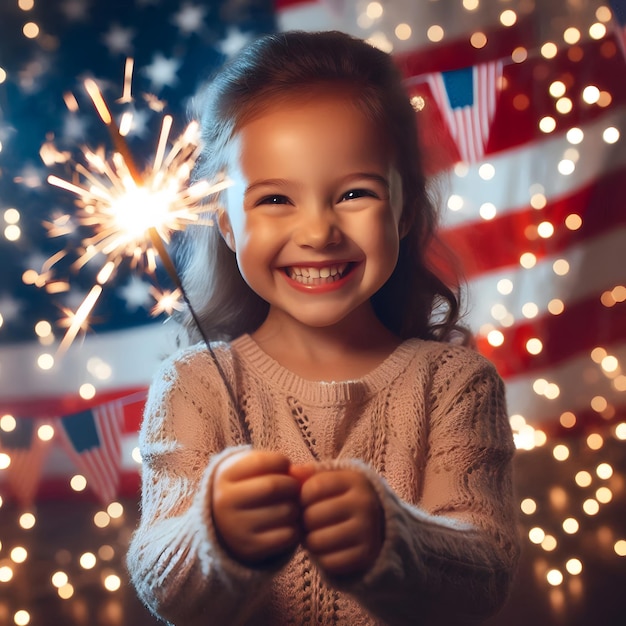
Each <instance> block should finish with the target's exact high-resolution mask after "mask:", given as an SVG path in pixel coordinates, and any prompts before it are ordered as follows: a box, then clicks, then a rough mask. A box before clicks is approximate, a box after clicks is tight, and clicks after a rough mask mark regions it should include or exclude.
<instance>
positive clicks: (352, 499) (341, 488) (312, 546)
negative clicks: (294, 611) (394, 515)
mask: <svg viewBox="0 0 626 626" xmlns="http://www.w3.org/2000/svg"><path fill="white" fill-rule="evenodd" d="M292 473H293V470H292ZM300 504H301V506H302V525H303V528H304V534H305V536H304V539H303V542H302V545H303V546H304V547H305V548H306V549H307V550H308V551H309V553H310V554H311V556H312V557H313V558H314V559H315V561H316V562H317V564H318V565H319V567H320V568H321V569H322V570H323V571H324V572H326V574H328V575H329V576H350V575H355V574H360V573H363V572H365V571H366V570H367V569H368V568H369V567H370V566H371V565H372V564H373V563H374V561H375V560H376V557H377V556H378V554H379V552H380V548H381V546H382V543H383V538H384V514H383V509H382V506H381V504H380V501H379V499H378V496H377V495H376V492H375V491H374V489H373V487H372V485H371V483H370V482H369V480H368V479H367V478H366V477H365V476H364V475H363V474H362V473H361V472H358V471H356V470H320V471H319V472H316V473H315V474H313V475H312V476H310V477H308V478H307V479H306V480H305V481H304V483H303V485H302V489H301V492H300Z"/></svg>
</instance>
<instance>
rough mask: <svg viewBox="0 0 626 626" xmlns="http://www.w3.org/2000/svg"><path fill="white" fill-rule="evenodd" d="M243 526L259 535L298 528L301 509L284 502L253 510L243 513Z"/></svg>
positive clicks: (293, 504)
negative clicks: (279, 529) (285, 527)
mask: <svg viewBox="0 0 626 626" xmlns="http://www.w3.org/2000/svg"><path fill="white" fill-rule="evenodd" d="M242 516H243V517H242V522H241V523H242V526H245V527H246V528H250V530H251V531H253V532H255V533H258V532H263V531H266V530H272V529H276V528H281V527H282V526H293V527H294V528H295V527H296V526H297V523H298V521H299V518H300V509H299V507H298V506H297V505H296V504H295V503H288V502H284V503H282V504H276V505H274V506H268V507H263V508H259V509H252V510H250V511H245V512H244V513H242Z"/></svg>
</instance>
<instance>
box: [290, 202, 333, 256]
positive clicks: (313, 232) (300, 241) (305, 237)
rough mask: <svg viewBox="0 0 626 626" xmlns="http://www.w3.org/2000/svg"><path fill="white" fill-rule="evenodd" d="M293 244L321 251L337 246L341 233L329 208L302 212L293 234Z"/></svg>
mask: <svg viewBox="0 0 626 626" xmlns="http://www.w3.org/2000/svg"><path fill="white" fill-rule="evenodd" d="M293 240H294V242H295V243H296V244H297V245H298V246H300V247H303V248H315V249H323V248H326V247H328V246H334V245H337V244H338V243H339V242H340V240H341V231H340V230H339V227H338V225H337V223H336V215H335V212H334V211H333V210H332V209H330V208H319V209H311V210H306V211H303V212H302V214H301V216H300V219H299V220H298V225H297V227H296V229H295V230H294V233H293Z"/></svg>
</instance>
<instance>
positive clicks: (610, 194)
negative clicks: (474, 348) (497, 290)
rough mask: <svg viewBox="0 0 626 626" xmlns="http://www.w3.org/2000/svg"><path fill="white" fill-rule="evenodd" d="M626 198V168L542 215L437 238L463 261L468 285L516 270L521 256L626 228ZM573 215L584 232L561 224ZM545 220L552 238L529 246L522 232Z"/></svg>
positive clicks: (517, 215)
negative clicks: (482, 277) (486, 276)
mask: <svg viewBox="0 0 626 626" xmlns="http://www.w3.org/2000/svg"><path fill="white" fill-rule="evenodd" d="M625 195H626V169H622V170H619V171H617V172H614V173H612V174H608V175H607V176H604V177H602V178H600V179H598V180H597V181H595V182H594V183H592V184H590V185H588V186H587V187H584V188H582V189H580V190H578V191H577V192H576V193H575V194H573V195H571V196H567V197H564V198H561V199H559V200H556V201H553V202H551V203H550V204H548V205H546V207H545V208H544V209H542V210H541V211H537V210H535V209H532V208H530V207H527V208H526V209H524V210H520V211H515V212H513V213H507V214H505V215H502V216H501V217H496V218H494V219H493V220H489V221H486V220H483V221H480V222H472V223H469V224H464V225H463V226H459V227H453V228H448V229H445V230H443V231H442V232H441V233H440V236H441V239H442V240H443V241H444V243H445V244H446V245H447V246H448V247H450V248H451V249H452V250H454V251H455V253H456V255H457V256H458V257H459V258H460V259H461V261H462V264H463V274H464V276H465V277H466V278H467V279H468V280H469V279H471V278H474V277H476V276H478V275H480V274H483V273H485V272H489V271H493V270H497V269H501V268H507V267H518V266H519V257H520V254H521V253H522V252H525V251H529V252H532V253H533V254H534V255H535V256H536V257H537V259H542V258H544V257H545V256H546V255H549V254H556V253H560V252H563V251H564V250H567V248H569V247H570V246H572V245H575V244H577V243H581V242H584V241H586V240H589V239H591V238H593V237H596V236H598V235H601V234H603V233H607V232H609V231H611V230H613V229H615V227H616V226H621V225H623V224H626V210H624V197H625ZM572 213H577V214H578V215H580V216H581V217H582V219H583V225H582V227H581V228H579V229H578V230H575V231H571V230H568V229H567V228H566V227H565V225H564V220H565V218H566V217H567V216H568V215H570V214H572ZM543 221H549V222H551V223H552V224H553V225H554V226H555V231H554V235H553V236H552V237H550V238H549V239H541V238H537V239H536V240H534V241H529V240H528V239H527V238H526V235H525V233H524V231H525V230H526V228H527V227H528V226H533V225H537V224H539V223H540V222H543Z"/></svg>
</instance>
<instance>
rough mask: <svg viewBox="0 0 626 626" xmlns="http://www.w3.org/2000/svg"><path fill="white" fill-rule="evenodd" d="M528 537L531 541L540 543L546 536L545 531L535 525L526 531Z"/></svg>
mask: <svg viewBox="0 0 626 626" xmlns="http://www.w3.org/2000/svg"><path fill="white" fill-rule="evenodd" d="M528 538H529V539H530V540H531V541H532V543H536V544H540V543H541V542H542V541H543V540H544V539H545V538H546V533H545V532H544V530H543V528H539V527H538V526H535V527H534V528H531V529H530V530H529V531H528Z"/></svg>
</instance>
